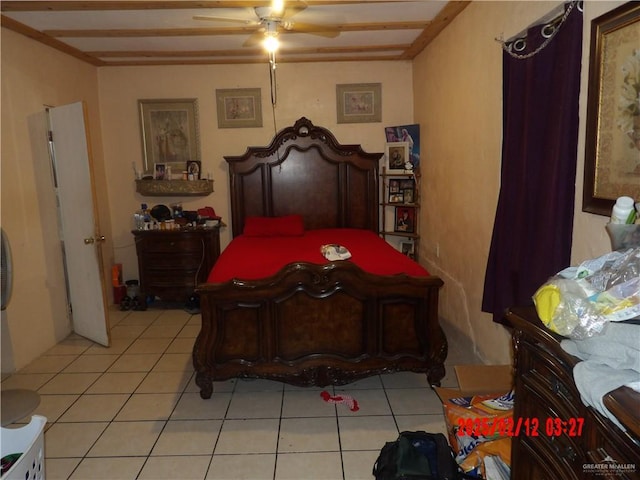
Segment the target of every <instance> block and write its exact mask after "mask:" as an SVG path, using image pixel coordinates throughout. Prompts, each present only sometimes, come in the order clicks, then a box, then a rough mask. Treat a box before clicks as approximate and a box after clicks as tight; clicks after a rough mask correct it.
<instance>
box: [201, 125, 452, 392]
mask: <svg viewBox="0 0 640 480" xmlns="http://www.w3.org/2000/svg"><path fill="white" fill-rule="evenodd" d="M381 156H382V154H379V153H378V154H373V153H366V152H364V151H363V150H362V148H361V147H360V145H341V144H339V143H338V142H337V141H336V139H335V137H334V136H333V134H332V133H331V132H330V131H329V130H327V129H325V128H321V127H317V126H315V125H313V124H312V123H311V122H310V121H309V120H308V119H306V118H301V119H299V120H298V121H297V122H296V123H295V124H294V125H293V126H290V127H287V128H284V129H283V130H281V131H280V132H278V133H277V134H276V136H275V137H274V139H273V140H272V142H271V144H270V145H269V146H267V147H249V148H248V149H247V151H246V152H245V153H244V155H242V156H234V157H225V159H226V161H227V162H228V164H229V174H230V188H231V214H232V219H231V224H232V233H233V236H234V237H235V236H238V235H240V234H241V233H242V232H243V227H244V222H245V219H246V218H247V217H250V216H268V217H272V216H284V215H293V214H300V215H302V217H303V219H304V226H305V229H308V230H310V229H319V228H359V229H368V230H372V231H374V232H376V233H377V232H378V222H379V202H378V195H379V183H378V182H379V176H378V169H379V161H380V158H381ZM442 285H443V282H442V280H441V279H440V278H438V277H436V276H427V277H409V276H407V275H393V276H390V275H386V276H378V275H373V274H369V273H366V272H364V271H363V270H361V269H360V268H359V267H357V266H356V265H354V264H353V263H351V262H348V261H344V262H331V263H328V264H326V265H317V264H312V263H302V262H300V263H293V264H289V265H288V266H286V267H285V268H284V269H283V270H282V271H280V272H279V273H278V274H276V275H274V276H272V277H270V278H267V279H263V280H255V281H254V280H251V281H240V280H232V281H228V282H224V283H205V284H200V285H199V286H198V288H197V293H198V294H199V295H200V306H201V311H202V326H201V330H200V333H199V335H198V338H197V339H196V342H195V345H194V349H193V363H194V367H195V370H196V372H197V374H196V383H197V384H198V386H199V387H200V389H201V390H200V395H201V397H202V398H209V397H211V395H212V392H213V382H214V381H222V380H227V379H230V378H265V379H272V380H278V381H282V382H286V383H289V384H293V385H297V386H327V385H343V384H346V383H350V382H353V381H355V380H358V379H360V378H364V377H367V376H371V375H375V374H380V373H388V372H396V371H413V372H423V373H426V375H427V378H428V381H429V383H430V384H431V385H439V382H440V380H441V379H442V377H443V376H444V372H445V371H444V360H445V358H446V355H447V341H446V338H445V336H444V333H443V331H442V329H441V327H440V324H439V321H438V292H439V289H440V287H441V286H442Z"/></svg>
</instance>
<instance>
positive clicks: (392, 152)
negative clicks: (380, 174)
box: [384, 142, 412, 173]
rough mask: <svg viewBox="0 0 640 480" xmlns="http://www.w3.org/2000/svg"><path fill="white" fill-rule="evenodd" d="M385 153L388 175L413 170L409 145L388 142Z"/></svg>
mask: <svg viewBox="0 0 640 480" xmlns="http://www.w3.org/2000/svg"><path fill="white" fill-rule="evenodd" d="M384 153H385V159H386V167H387V172H388V173H405V172H406V171H407V170H411V168H412V167H411V162H410V161H409V143H407V142H388V143H387V144H386V146H385V152H384ZM407 167H409V168H407Z"/></svg>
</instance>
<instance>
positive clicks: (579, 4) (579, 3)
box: [578, 2, 584, 12]
mask: <svg viewBox="0 0 640 480" xmlns="http://www.w3.org/2000/svg"><path fill="white" fill-rule="evenodd" d="M578 11H580V12H584V2H578Z"/></svg>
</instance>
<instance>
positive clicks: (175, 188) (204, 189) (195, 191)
mask: <svg viewBox="0 0 640 480" xmlns="http://www.w3.org/2000/svg"><path fill="white" fill-rule="evenodd" d="M136 192H138V193H139V194H141V195H144V196H146V197H205V196H207V195H209V194H211V193H212V192H213V180H206V179H205V180H136Z"/></svg>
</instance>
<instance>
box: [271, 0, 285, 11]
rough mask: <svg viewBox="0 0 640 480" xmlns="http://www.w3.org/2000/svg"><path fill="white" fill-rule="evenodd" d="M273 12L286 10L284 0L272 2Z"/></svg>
mask: <svg viewBox="0 0 640 480" xmlns="http://www.w3.org/2000/svg"><path fill="white" fill-rule="evenodd" d="M271 12H272V13H275V14H280V13H282V12H284V0H273V1H272V2H271Z"/></svg>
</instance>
